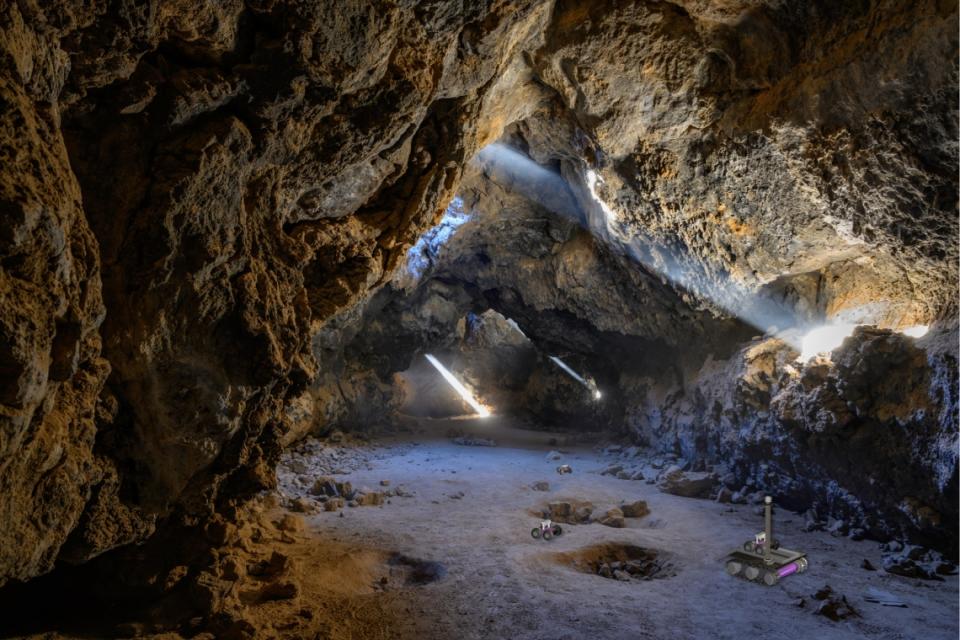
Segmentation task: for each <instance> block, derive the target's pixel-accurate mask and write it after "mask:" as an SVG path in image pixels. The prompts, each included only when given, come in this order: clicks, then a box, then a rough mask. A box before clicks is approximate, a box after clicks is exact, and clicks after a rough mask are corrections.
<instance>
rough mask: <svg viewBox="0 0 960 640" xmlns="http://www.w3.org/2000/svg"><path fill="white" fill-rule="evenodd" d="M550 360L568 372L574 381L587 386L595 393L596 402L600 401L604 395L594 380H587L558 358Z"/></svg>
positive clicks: (551, 357) (554, 357) (552, 357)
mask: <svg viewBox="0 0 960 640" xmlns="http://www.w3.org/2000/svg"><path fill="white" fill-rule="evenodd" d="M550 359H551V360H553V363H554V364H555V365H557V366H558V367H560V368H561V369H563V370H564V371H566V372H567V374H568V375H569V376H570V377H571V378H573V379H574V380H576V381H577V382H579V383H580V384H582V385H583V386H585V387H586V388H587V389H589V390H590V391H591V392H592V393H593V399H594V400H599V399H600V398H602V397H603V394H602V393H600V390H599V389H597V383H596V382H594V381H593V380H592V379H590V380H587V379H586V378H584V377H583V376H581V375H580V374H579V373H577V372H576V371H574V370H573V369H571V368H570V367H569V366H568V365H567V363H566V362H564V361H563V360H561V359H560V358H558V357H557V356H550Z"/></svg>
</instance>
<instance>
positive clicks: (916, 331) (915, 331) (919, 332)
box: [900, 324, 930, 338]
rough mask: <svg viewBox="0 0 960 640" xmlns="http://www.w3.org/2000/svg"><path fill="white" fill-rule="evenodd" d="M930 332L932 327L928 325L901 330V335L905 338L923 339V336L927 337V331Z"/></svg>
mask: <svg viewBox="0 0 960 640" xmlns="http://www.w3.org/2000/svg"><path fill="white" fill-rule="evenodd" d="M929 330H930V327H928V326H927V325H925V324H918V325H915V326H912V327H907V328H906V329H901V330H900V333H902V334H903V335H905V336H910V337H911V338H922V337H923V336H925V335H927V331H929Z"/></svg>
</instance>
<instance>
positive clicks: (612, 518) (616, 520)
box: [595, 507, 627, 529]
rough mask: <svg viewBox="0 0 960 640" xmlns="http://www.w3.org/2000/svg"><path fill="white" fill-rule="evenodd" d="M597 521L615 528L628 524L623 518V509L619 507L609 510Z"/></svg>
mask: <svg viewBox="0 0 960 640" xmlns="http://www.w3.org/2000/svg"><path fill="white" fill-rule="evenodd" d="M595 521H596V522H599V523H600V524H602V525H604V526H606V527H614V528H615V529H622V528H624V527H625V526H627V523H626V521H625V520H624V519H623V511H621V510H620V509H619V508H617V507H614V508H613V509H609V510H607V512H606V513H604V514H603V515H602V516H600V517H599V518H596V519H595Z"/></svg>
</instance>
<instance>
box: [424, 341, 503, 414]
mask: <svg viewBox="0 0 960 640" xmlns="http://www.w3.org/2000/svg"><path fill="white" fill-rule="evenodd" d="M426 358H427V360H428V361H429V362H430V364H432V365H433V366H434V367H435V368H436V370H437V371H439V372H440V375H442V376H443V378H444V380H446V381H447V382H448V383H449V384H450V386H451V387H453V388H454V389H455V390H456V391H457V393H459V394H460V397H461V398H463V399H464V401H466V403H467V404H469V405H470V406H471V407H473V410H474V411H476V412H477V415H479V416H480V417H481V418H488V417H490V410H489V409H487V408H486V407H485V406H483V405H482V404H480V403H479V402H477V399H476V398H474V397H473V394H472V393H470V392H469V391H467V388H466V387H465V386H463V384H462V383H461V382H460V381H459V380H457V379H456V377H454V375H453V374H452V373H450V371H449V370H448V369H447V368H446V367H445V366H443V365H442V364H440V361H439V360H437V359H436V358H434V357H433V356H432V355H430V354H429V353H428V354H426Z"/></svg>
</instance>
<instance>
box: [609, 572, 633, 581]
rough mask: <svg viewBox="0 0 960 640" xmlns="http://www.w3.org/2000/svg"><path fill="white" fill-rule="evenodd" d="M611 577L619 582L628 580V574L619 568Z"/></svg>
mask: <svg viewBox="0 0 960 640" xmlns="http://www.w3.org/2000/svg"><path fill="white" fill-rule="evenodd" d="M613 577H614V578H615V579H617V580H620V581H621V582H630V574H629V573H627V572H626V571H622V570H620V569H617V570H616V571H614V572H613Z"/></svg>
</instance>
